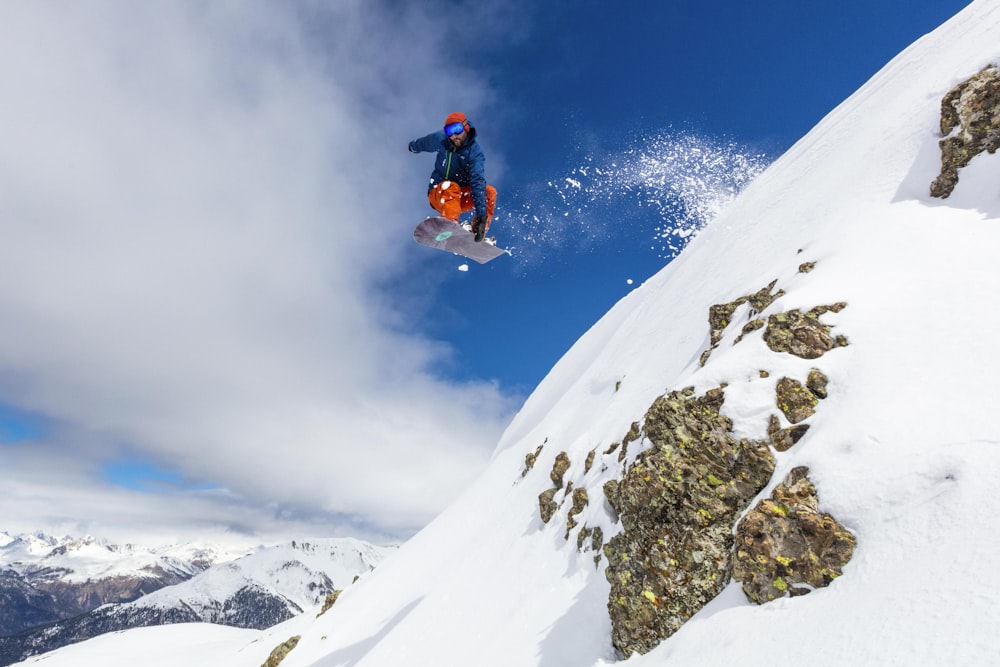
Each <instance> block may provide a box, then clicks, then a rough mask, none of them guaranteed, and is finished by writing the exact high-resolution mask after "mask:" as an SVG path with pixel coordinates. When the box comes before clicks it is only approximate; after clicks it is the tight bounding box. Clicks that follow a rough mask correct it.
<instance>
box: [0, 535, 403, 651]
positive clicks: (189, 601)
mask: <svg viewBox="0 0 1000 667" xmlns="http://www.w3.org/2000/svg"><path fill="white" fill-rule="evenodd" d="M393 550H394V548H392V547H378V546H374V545H371V544H368V543H366V542H362V541H360V540H354V539H350V538H342V539H338V538H329V539H320V540H312V541H309V542H291V543H288V544H283V545H278V546H271V547H260V548H257V549H254V550H252V551H250V552H249V553H248V552H247V551H246V550H232V549H225V548H220V547H216V546H210V545H194V544H183V545H171V546H166V547H158V548H153V549H150V548H146V547H140V546H136V545H116V544H111V543H108V542H106V541H103V540H98V539H95V538H92V537H85V538H71V537H62V538H56V537H52V536H49V535H46V534H44V533H35V534H31V535H17V536H11V535H7V534H6V533H0V665H8V664H11V663H13V662H18V661H20V660H23V659H24V658H26V657H28V656H31V655H36V654H38V653H44V652H46V651H51V650H54V649H56V648H59V647H60V646H65V645H66V644H71V643H74V642H77V641H81V640H84V639H88V638H90V637H96V636H98V635H101V634H104V633H106V632H113V631H117V630H123V629H127V628H133V627H142V626H149V625H161V624H167V623H187V622H209V623H217V624H221V625H231V626H235V627H240V628H256V629H263V628H267V627H270V626H272V625H275V624H277V623H280V622H282V621H285V620H288V619H289V618H291V617H293V616H295V615H297V614H300V613H302V612H303V611H305V610H306V609H309V608H311V607H317V606H319V605H321V604H322V603H323V601H324V599H325V598H326V596H327V595H328V594H330V593H331V592H333V591H334V590H342V589H343V588H344V587H345V586H347V585H349V584H350V583H352V582H353V580H354V579H355V578H356V577H358V576H360V575H362V574H364V573H365V572H368V571H370V570H371V569H373V568H374V567H375V566H376V565H378V563H380V562H381V561H382V560H383V559H384V558H385V557H386V556H387V555H388V554H389V553H391V552H392V551H393Z"/></svg>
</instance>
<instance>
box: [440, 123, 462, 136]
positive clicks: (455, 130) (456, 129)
mask: <svg viewBox="0 0 1000 667" xmlns="http://www.w3.org/2000/svg"><path fill="white" fill-rule="evenodd" d="M463 132H465V123H452V124H451V125H445V126H444V133H445V134H446V135H447V136H449V137H454V136H455V135H456V134H462V133H463Z"/></svg>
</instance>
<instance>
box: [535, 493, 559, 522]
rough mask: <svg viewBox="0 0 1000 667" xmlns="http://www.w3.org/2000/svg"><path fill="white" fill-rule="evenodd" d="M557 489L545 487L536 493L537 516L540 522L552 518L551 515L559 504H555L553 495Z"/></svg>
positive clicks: (554, 495)
mask: <svg viewBox="0 0 1000 667" xmlns="http://www.w3.org/2000/svg"><path fill="white" fill-rule="evenodd" d="M558 491H559V489H556V488H552V489H546V490H545V491H542V492H541V493H540V494H538V516H540V517H541V519H542V523H548V522H549V521H551V520H552V515H553V514H555V513H556V510H557V509H559V506H558V505H556V501H555V497H556V493H558Z"/></svg>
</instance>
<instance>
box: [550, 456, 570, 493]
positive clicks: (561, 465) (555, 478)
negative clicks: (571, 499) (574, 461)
mask: <svg viewBox="0 0 1000 667" xmlns="http://www.w3.org/2000/svg"><path fill="white" fill-rule="evenodd" d="M567 470H569V455H568V454H567V453H566V452H559V453H558V454H556V462H555V463H554V464H553V465H552V472H551V473H549V478H550V479H551V480H552V483H553V484H555V485H556V488H557V489H561V488H562V485H563V475H565V474H566V471H567Z"/></svg>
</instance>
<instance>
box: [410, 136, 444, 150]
mask: <svg viewBox="0 0 1000 667" xmlns="http://www.w3.org/2000/svg"><path fill="white" fill-rule="evenodd" d="M444 139H445V136H444V132H441V131H438V132H431V133H430V134H428V135H427V136H426V137H420V138H419V139H414V140H413V141H411V142H410V146H409V148H410V152H411V153H434V152H436V151H439V150H441V144H442V142H443V141H444Z"/></svg>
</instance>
